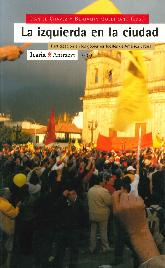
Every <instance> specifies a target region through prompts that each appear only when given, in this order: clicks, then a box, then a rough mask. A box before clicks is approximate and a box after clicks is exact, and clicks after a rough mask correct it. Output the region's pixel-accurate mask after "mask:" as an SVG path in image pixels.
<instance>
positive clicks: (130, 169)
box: [127, 166, 136, 171]
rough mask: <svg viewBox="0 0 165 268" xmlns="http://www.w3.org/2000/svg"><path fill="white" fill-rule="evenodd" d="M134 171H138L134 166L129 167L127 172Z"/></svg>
mask: <svg viewBox="0 0 165 268" xmlns="http://www.w3.org/2000/svg"><path fill="white" fill-rule="evenodd" d="M134 170H136V169H135V168H133V166H129V167H127V171H134Z"/></svg>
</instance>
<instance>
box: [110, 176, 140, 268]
mask: <svg viewBox="0 0 165 268" xmlns="http://www.w3.org/2000/svg"><path fill="white" fill-rule="evenodd" d="M120 190H121V192H122V193H130V191H131V179H130V177H129V176H125V177H124V178H123V179H122V181H121V187H120ZM132 217H133V215H132ZM113 221H114V237H115V239H114V242H115V251H114V260H113V261H112V262H111V264H112V265H113V266H116V265H119V264H121V263H123V255H124V246H125V245H126V246H127V247H128V248H129V249H130V250H131V251H132V254H133V259H134V268H137V267H138V266H139V262H138V258H137V255H136V252H135V251H134V249H133V247H132V245H131V243H130V239H129V237H128V235H127V233H126V231H125V230H124V228H123V226H122V224H121V222H120V221H119V219H118V217H116V215H115V214H114V215H113Z"/></svg>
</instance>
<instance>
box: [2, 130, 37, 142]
mask: <svg viewBox="0 0 165 268" xmlns="http://www.w3.org/2000/svg"><path fill="white" fill-rule="evenodd" d="M28 141H32V136H30V135H29V134H26V133H24V132H19V133H16V130H14V129H13V128H10V127H6V126H0V144H4V143H7V144H12V143H27V142H28Z"/></svg>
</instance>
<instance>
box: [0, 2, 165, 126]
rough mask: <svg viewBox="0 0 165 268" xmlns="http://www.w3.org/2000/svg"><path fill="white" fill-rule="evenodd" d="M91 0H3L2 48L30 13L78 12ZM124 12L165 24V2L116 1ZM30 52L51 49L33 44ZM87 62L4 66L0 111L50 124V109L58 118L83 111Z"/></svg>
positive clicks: (0, 4)
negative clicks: (145, 14)
mask: <svg viewBox="0 0 165 268" xmlns="http://www.w3.org/2000/svg"><path fill="white" fill-rule="evenodd" d="M92 2H94V1H90V0H67V1H66V0H59V1H57V0H55V1H53V0H44V1H43V0H31V1H28V0H14V1H11V0H0V7H1V8H0V45H1V46H2V45H7V44H13V42H14V41H13V40H14V30H13V28H14V27H13V23H14V22H24V21H25V16H24V14H26V13H51V14H52V13H57V14H58V13H59V14H60V13H66V14H67V13H75V12H77V11H79V10H81V9H82V8H84V7H85V6H87V5H88V4H90V3H92ZM113 2H114V3H115V4H116V6H117V7H118V8H119V9H120V10H121V12H122V13H149V14H150V21H151V22H153V23H165V3H164V0H159V1H158V0H138V1H137V0H114V1H113ZM30 49H47V44H34V45H32V46H31V47H30ZM85 73H86V62H85V59H84V57H82V53H81V52H79V60H78V61H75V62H71V61H70V62H69V61H68V62H55V61H27V60H26V53H25V54H24V55H22V56H21V58H20V59H19V60H18V61H15V62H1V63H0V111H1V112H5V113H10V114H11V115H12V117H13V119H15V120H23V119H30V118H32V119H34V120H36V121H38V122H40V123H46V122H47V118H48V116H49V114H50V111H51V108H52V107H54V108H55V111H56V114H59V113H63V112H64V111H66V112H68V113H70V114H73V115H74V114H75V113H77V112H79V111H81V110H82V103H81V101H80V100H79V98H80V96H82V95H83V92H84V87H85Z"/></svg>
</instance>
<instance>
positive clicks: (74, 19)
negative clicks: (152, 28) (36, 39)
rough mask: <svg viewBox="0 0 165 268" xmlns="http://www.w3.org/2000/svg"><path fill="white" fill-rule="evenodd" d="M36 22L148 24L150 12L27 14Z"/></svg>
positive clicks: (29, 18) (30, 20) (29, 19)
mask: <svg viewBox="0 0 165 268" xmlns="http://www.w3.org/2000/svg"><path fill="white" fill-rule="evenodd" d="M26 23H35V24H40V23H42V24H58V23H60V24H66V23H67V24H148V23H149V15H148V14H26Z"/></svg>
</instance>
